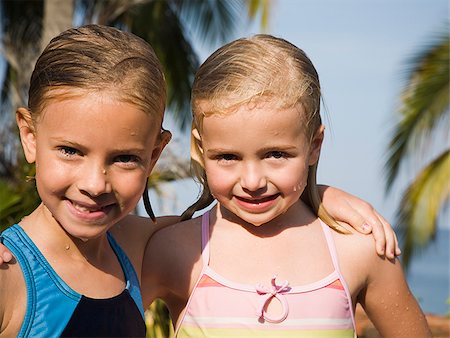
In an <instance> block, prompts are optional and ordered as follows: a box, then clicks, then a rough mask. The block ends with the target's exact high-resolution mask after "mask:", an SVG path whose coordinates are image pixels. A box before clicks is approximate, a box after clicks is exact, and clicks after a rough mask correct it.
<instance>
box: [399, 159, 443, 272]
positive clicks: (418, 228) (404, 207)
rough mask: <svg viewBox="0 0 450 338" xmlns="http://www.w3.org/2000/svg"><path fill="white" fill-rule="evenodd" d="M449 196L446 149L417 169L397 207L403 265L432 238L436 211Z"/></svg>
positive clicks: (435, 223) (436, 217)
mask: <svg viewBox="0 0 450 338" xmlns="http://www.w3.org/2000/svg"><path fill="white" fill-rule="evenodd" d="M449 196H450V150H446V151H444V152H443V153H442V154H441V155H439V157H437V158H436V159H435V160H434V161H432V162H431V163H430V164H429V165H427V166H426V167H425V168H424V169H423V170H422V171H421V172H420V174H419V175H418V176H417V178H416V179H415V181H414V182H413V183H412V184H411V185H410V186H409V187H408V189H407V190H406V192H405V194H404V195H403V198H402V201H401V203H400V206H399V208H398V212H397V216H396V223H397V226H398V230H399V234H400V236H401V238H402V239H403V240H404V244H403V248H402V251H403V254H402V257H403V262H404V265H405V266H408V264H409V262H410V260H411V257H412V256H413V254H414V253H415V252H416V251H417V250H420V248H423V247H424V246H425V245H426V244H427V243H428V242H429V241H430V240H432V239H433V238H434V236H435V234H436V226H437V220H438V216H439V212H440V210H442V207H443V206H444V205H445V204H446V203H447V201H448V199H449Z"/></svg>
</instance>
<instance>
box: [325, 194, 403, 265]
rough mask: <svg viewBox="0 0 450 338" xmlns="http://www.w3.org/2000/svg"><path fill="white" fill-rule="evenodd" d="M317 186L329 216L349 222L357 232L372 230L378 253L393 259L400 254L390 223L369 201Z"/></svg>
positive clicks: (365, 232)
mask: <svg viewBox="0 0 450 338" xmlns="http://www.w3.org/2000/svg"><path fill="white" fill-rule="evenodd" d="M318 188H319V193H320V195H321V198H322V203H323V205H324V206H325V208H326V209H327V211H328V212H329V213H330V214H331V216H333V217H334V218H335V219H336V220H338V221H342V222H345V223H348V224H350V225H351V226H352V227H353V228H355V229H356V230H357V231H358V232H361V233H364V234H368V233H370V232H372V235H373V237H374V239H375V244H376V250H377V253H378V255H380V256H384V255H386V257H387V258H389V259H394V257H395V256H398V255H400V254H401V251H400V248H399V246H398V241H397V237H396V235H395V232H394V230H393V229H392V227H391V225H390V224H389V223H388V222H387V221H386V220H385V219H384V218H383V216H381V215H380V214H379V213H378V212H377V211H376V210H375V209H374V208H373V207H372V206H371V205H370V204H369V203H367V202H365V201H363V200H361V199H359V198H358V197H356V196H353V195H351V194H349V193H346V192H345V191H342V190H340V189H337V188H334V187H329V186H326V185H319V186H318ZM336 201H338V202H336Z"/></svg>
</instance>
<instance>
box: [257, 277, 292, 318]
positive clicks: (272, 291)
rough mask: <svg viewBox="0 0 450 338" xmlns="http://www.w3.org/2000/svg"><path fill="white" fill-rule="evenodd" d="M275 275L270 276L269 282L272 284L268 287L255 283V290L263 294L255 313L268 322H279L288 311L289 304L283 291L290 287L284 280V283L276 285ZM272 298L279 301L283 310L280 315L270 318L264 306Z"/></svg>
mask: <svg viewBox="0 0 450 338" xmlns="http://www.w3.org/2000/svg"><path fill="white" fill-rule="evenodd" d="M275 279H276V276H274V277H272V280H271V284H272V286H271V287H270V288H268V287H266V286H264V285H262V284H257V285H256V287H255V288H256V292H258V294H260V295H261V296H263V298H262V299H261V304H260V306H259V309H258V310H257V312H256V314H257V316H259V318H263V319H264V320H265V321H267V322H269V323H281V322H282V321H283V320H285V319H286V317H287V315H288V312H289V306H288V303H287V301H286V298H285V297H284V295H283V293H286V292H288V291H289V290H290V289H291V288H290V287H289V282H288V281H284V283H283V284H282V285H280V286H277V285H276V283H275ZM272 298H276V299H278V301H279V302H280V303H281V305H282V307H283V312H282V313H281V316H280V317H278V318H272V317H269V316H268V314H267V312H266V310H265V308H266V305H268V304H269V303H270V301H271V300H272Z"/></svg>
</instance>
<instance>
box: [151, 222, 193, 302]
mask: <svg viewBox="0 0 450 338" xmlns="http://www.w3.org/2000/svg"><path fill="white" fill-rule="evenodd" d="M200 262H201V218H194V219H191V220H187V221H183V222H180V223H176V224H173V225H169V226H166V227H164V228H161V229H159V230H158V231H156V232H155V233H154V234H153V236H152V237H151V238H150V240H149V242H148V245H147V247H146V250H145V256H144V262H143V275H142V285H143V289H142V292H143V295H144V302H145V304H147V303H149V302H151V301H153V300H154V299H155V298H162V299H163V300H164V301H166V303H167V302H170V299H169V298H173V297H179V298H180V299H187V297H188V296H189V290H190V288H191V282H192V280H195V279H196V278H195V276H196V271H197V270H198V269H197V268H198V266H199V264H200Z"/></svg>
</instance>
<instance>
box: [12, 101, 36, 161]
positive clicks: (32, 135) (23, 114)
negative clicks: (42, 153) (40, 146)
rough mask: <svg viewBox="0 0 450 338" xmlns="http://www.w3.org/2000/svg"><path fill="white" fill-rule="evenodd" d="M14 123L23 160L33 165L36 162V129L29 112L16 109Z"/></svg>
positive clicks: (23, 109) (24, 109)
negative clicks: (23, 154) (18, 135)
mask: <svg viewBox="0 0 450 338" xmlns="http://www.w3.org/2000/svg"><path fill="white" fill-rule="evenodd" d="M16 122H17V126H18V127H19V134H20V141H21V143H22V148H23V152H24V153H25V158H26V159H27V161H28V163H33V162H34V161H36V128H35V126H34V123H33V120H32V118H31V113H30V111H29V110H28V109H26V108H19V109H17V111H16Z"/></svg>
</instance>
